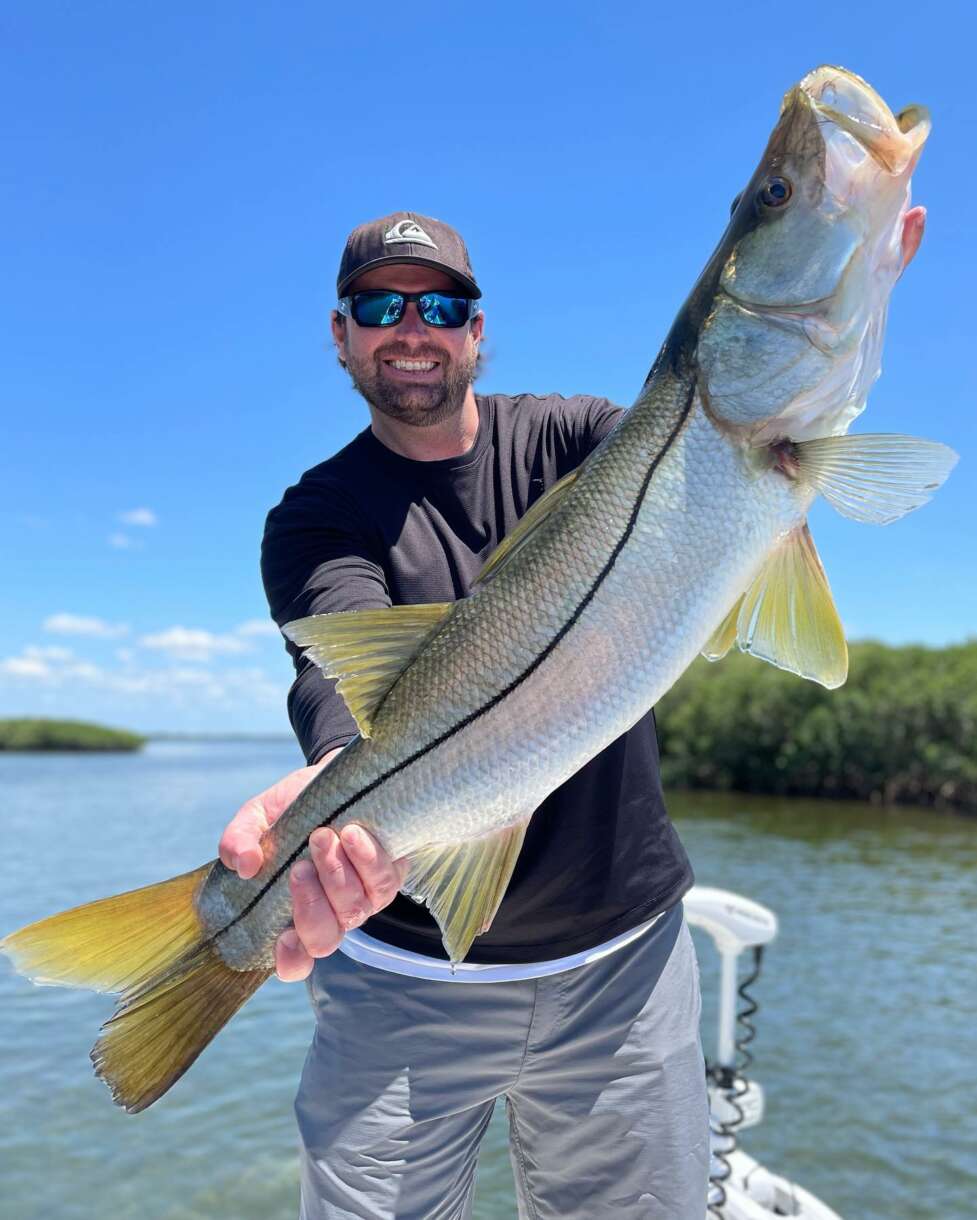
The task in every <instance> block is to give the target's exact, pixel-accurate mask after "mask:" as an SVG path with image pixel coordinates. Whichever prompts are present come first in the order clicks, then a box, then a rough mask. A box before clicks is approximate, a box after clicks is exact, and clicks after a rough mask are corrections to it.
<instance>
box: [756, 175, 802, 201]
mask: <svg viewBox="0 0 977 1220" xmlns="http://www.w3.org/2000/svg"><path fill="white" fill-rule="evenodd" d="M793 192H794V188H793V187H792V186H791V184H790V183H789V182H788V180H787V179H786V178H768V179H767V181H766V182H765V183H764V185H763V186H762V187H761V188H760V191H759V194H758V195H757V198H758V199H759V200H760V202H761V203H762V204H763V206H764V207H767V208H782V207H783V206H784V204H785V203H786V202H787V200H788V199H789V198H790V197H791V195H792V194H793Z"/></svg>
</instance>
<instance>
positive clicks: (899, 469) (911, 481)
mask: <svg viewBox="0 0 977 1220" xmlns="http://www.w3.org/2000/svg"><path fill="white" fill-rule="evenodd" d="M794 454H795V458H796V461H797V465H798V476H799V478H801V479H803V480H805V481H806V482H808V483H810V484H811V485H812V486H813V487H814V488H815V489H816V490H817V491H818V492H819V493H820V494H821V495H822V496H824V498H825V499H826V500H827V501H828V503H829V504H830V505H831V506H832V508H834V509H836V510H837V511H838V512H839V513H841V515H842V516H843V517H851V518H852V520H854V521H864V522H867V523H868V524H870V525H888V524H889V522H890V521H898V520H899V518H900V517H904V516H905V515H906V514H907V513H910V512H912V510H913V509H914V508H919V507H920V505H922V504H926V503H927V502H928V501H929V500H930V499H932V496H933V493H934V492H936V491H937V490H938V489H939V487H940V486H941V485H942V484H943V482H944V481H945V480H946V478H947V476H948V475H949V473H950V471H951V470H952V469H953V467H954V466H955V465H956V463H957V460H958V456H957V454H956V453H954V451H953V450H952V449H950V448H949V447H948V446H947V445H943V444H940V442H939V441H924V440H920V439H919V438H918V437H915V436H899V435H896V434H893V435H886V434H884V433H864V434H862V435H855V436H847V435H846V436H825V437H821V438H820V439H818V440H810V441H797V442H795V444H794Z"/></svg>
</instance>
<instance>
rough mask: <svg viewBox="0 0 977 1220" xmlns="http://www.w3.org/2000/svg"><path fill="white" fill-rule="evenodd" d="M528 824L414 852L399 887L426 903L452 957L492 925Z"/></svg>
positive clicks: (461, 953) (456, 958) (456, 957)
mask: <svg viewBox="0 0 977 1220" xmlns="http://www.w3.org/2000/svg"><path fill="white" fill-rule="evenodd" d="M528 825H529V819H528V818H527V819H526V820H525V821H522V822H517V823H515V824H514V825H512V826H507V827H506V828H505V829H504V830H501V831H498V832H497V833H496V834H494V835H487V836H486V837H484V838H481V839H474V840H469V841H468V842H467V843H454V844H452V845H451V846H450V847H445V846H443V845H438V844H435V845H433V846H431V847H425V848H422V849H421V850H420V851H418V852H415V853H414V854H413V855H412V856H410V865H409V870H408V873H407V877H406V879H405V880H404V884H403V885H402V886H401V889H402V890H403V891H404V893H405V894H408V895H409V896H410V897H411V898H413V899H415V900H416V901H417V902H423V903H425V904H426V905H427V907H428V909H429V910H430V912H431V914H432V915H433V916H434V918H435V920H437V924H438V927H439V928H440V929H441V940H442V943H443V944H444V948H445V952H446V953H447V954H448V957H449V958H450V959H451V961H452V962H460V961H463V960H464V958H465V955H466V954H467V952H468V950H469V949H470V948H471V945H472V941H473V940H474V939H475V937H476V936H479V935H480V934H481V933H482V932H487V931H488V930H489V928H490V927H491V926H492V920H493V919H494V918H495V913H496V911H498V909H499V904H500V903H501V902H502V899H503V897H504V895H505V892H506V889H507V888H508V885H509V881H510V879H511V877H512V870H513V869H514V868H515V866H516V861H517V860H518V858H519V852H520V851H521V850H522V843H523V839H524V838H525V835H526V827H527V826H528Z"/></svg>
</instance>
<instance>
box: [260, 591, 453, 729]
mask: <svg viewBox="0 0 977 1220" xmlns="http://www.w3.org/2000/svg"><path fill="white" fill-rule="evenodd" d="M455 604H456V603H455V602H432V603H430V604H428V605H420V606H388V607H386V608H385V609H383V610H347V611H342V612H341V613H339V614H313V615H310V616H309V617H308V618H300V619H296V620H295V622H293V623H286V625H285V626H284V627H283V628H282V632H283V634H284V635H286V636H287V637H288V638H289V639H290V640H291V641H292V643H293V644H297V645H298V646H299V647H300V648H304V649H305V653H306V655H307V656H308V657H309V658H311V660H313V661H314V662H315V663H316V665H318V666H319V668H320V669H321V670H322V671H323V673H325V674H326V676H327V677H329V678H337V679H338V681H337V683H336V689H337V690H338V691H339V693H340V694H341V695H342V697H343V699H345V701H346V706H347V707H348V708H349V711H350V715H351V716H352V717H353V719H354V720H355V721H356V727H357V728H358V729H359V731H360V734H361V735H362V736H363V737H369V736H370V734H371V732H372V729H373V725H372V721H373V715H374V713H375V712H376V710H377V708H378V707H379V706H380V703H381V702H382V700H383V697H384V695H386V693H387V691H388V690H390V688H391V687H392V686H393V684H394V683H395V682H396V681H397V679H398V678H399V677H400V675H401V674H402V673H403V671H404V670H405V669H406V668H407V666H408V665H409V664H410V663H411V661H413V659H414V657H416V656H417V654H418V652H420V650H421V648H422V647H423V645H424V644H425V642H426V641H427V639H428V637H429V636H431V635H432V634H433V633H434V631H435V630H436V629H437V628H438V627H440V625H441V624H442V623H443V622H444V620H445V619H446V618H447V616H448V615H449V614H450V613H451V611H452V609H453V608H454V606H455Z"/></svg>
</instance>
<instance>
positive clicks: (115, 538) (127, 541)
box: [109, 534, 142, 551]
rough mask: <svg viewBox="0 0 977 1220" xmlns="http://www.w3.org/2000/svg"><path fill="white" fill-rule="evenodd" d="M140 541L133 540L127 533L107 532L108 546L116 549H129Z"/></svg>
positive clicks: (137, 545) (132, 548) (138, 544)
mask: <svg viewBox="0 0 977 1220" xmlns="http://www.w3.org/2000/svg"><path fill="white" fill-rule="evenodd" d="M141 545H142V543H140V542H135V541H134V540H133V539H132V538H130V537H129V535H128V534H109V546H114V547H115V549H116V550H117V551H131V550H134V549H135V548H136V547H139V546H141Z"/></svg>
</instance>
